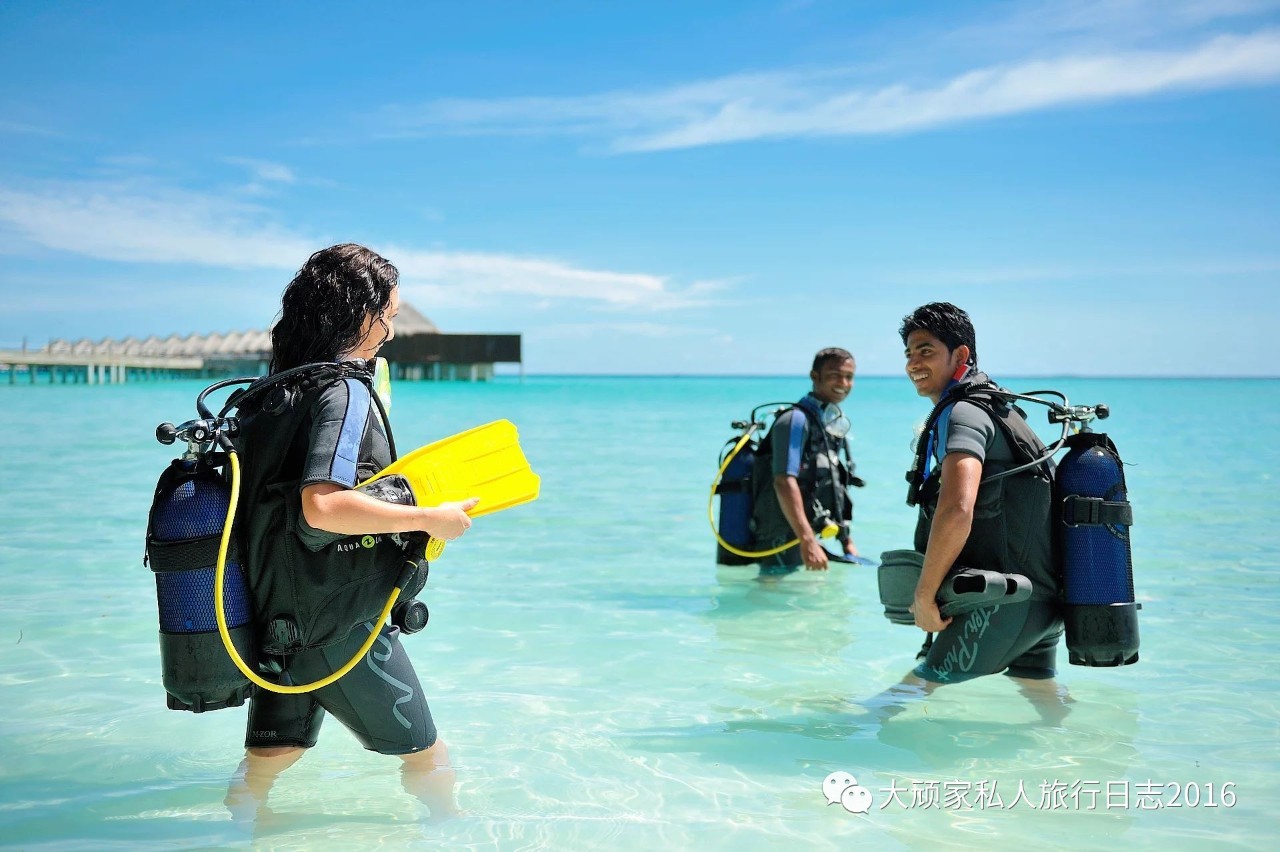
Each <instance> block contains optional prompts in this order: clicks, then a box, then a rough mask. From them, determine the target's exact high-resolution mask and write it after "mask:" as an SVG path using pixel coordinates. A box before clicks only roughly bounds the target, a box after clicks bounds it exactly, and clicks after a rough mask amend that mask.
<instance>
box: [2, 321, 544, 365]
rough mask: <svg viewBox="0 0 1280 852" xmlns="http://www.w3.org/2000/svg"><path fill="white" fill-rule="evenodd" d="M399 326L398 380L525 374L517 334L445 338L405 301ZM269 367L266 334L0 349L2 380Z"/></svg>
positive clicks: (394, 349)
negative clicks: (499, 371) (506, 368)
mask: <svg viewBox="0 0 1280 852" xmlns="http://www.w3.org/2000/svg"><path fill="white" fill-rule="evenodd" d="M395 327H396V336H395V339H393V340H391V341H390V342H389V343H388V344H387V345H386V346H385V347H383V351H382V353H381V354H382V355H384V356H385V357H386V358H387V360H388V361H389V362H390V364H391V368H392V371H393V375H394V376H395V377H396V378H397V379H407V380H418V381H472V382H476V381H481V382H483V381H488V380H490V379H492V378H493V375H494V369H493V366H494V364H495V363H514V364H519V365H520V375H521V377H522V378H523V376H524V362H523V361H522V359H521V347H520V342H521V341H520V335H519V334H444V333H442V332H441V331H440V330H439V329H438V328H436V326H435V323H433V322H431V321H430V320H429V319H427V318H426V317H424V316H423V315H422V314H420V313H418V311H416V310H414V309H413V308H412V307H411V306H409V305H407V304H405V303H401V305H400V315H399V317H397V319H396V324H395ZM270 363H271V335H270V332H267V331H246V332H237V331H233V332H230V333H228V334H219V333H213V334H190V335H187V336H186V337H182V336H180V335H176V334H172V335H169V336H168V337H166V338H160V337H154V336H153V337H149V338H147V339H145V340H138V339H136V338H132V337H126V338H124V339H123V340H114V339H112V338H104V339H103V340H100V341H93V340H89V339H87V338H85V339H82V340H78V341H75V342H74V343H73V342H71V341H67V340H51V341H49V343H48V344H46V345H45V346H43V347H41V348H40V349H29V348H28V347H26V346H25V345H24V346H23V348H21V349H0V383H4V382H6V380H7V383H8V384H11V385H13V384H18V383H19V382H24V383H29V384H33V385H34V384H89V385H106V384H122V383H124V382H136V381H158V380H162V379H180V378H223V377H227V376H262V375H266V373H267V370H268V368H269V366H270Z"/></svg>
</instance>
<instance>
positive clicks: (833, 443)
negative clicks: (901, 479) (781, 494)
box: [751, 395, 863, 547]
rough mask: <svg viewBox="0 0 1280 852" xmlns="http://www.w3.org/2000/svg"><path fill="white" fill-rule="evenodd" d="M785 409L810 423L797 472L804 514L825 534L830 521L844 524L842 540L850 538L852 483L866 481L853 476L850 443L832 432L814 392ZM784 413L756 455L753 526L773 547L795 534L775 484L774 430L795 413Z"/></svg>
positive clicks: (761, 539) (762, 540) (765, 543)
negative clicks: (779, 499)
mask: <svg viewBox="0 0 1280 852" xmlns="http://www.w3.org/2000/svg"><path fill="white" fill-rule="evenodd" d="M786 410H787V411H790V412H792V414H791V417H795V416H796V412H799V413H801V414H802V415H803V416H804V417H805V420H806V422H807V425H808V428H807V429H805V443H804V446H803V448H802V450H801V453H800V466H799V471H798V474H797V476H796V481H797V484H798V485H799V486H800V494H801V496H802V497H803V498H804V509H805V516H806V517H807V519H808V521H809V525H810V527H812V529H813V531H814V532H815V533H820V532H821V531H822V529H823V527H825V526H826V525H827V524H828V523H834V524H836V525H837V526H838V527H839V528H840V532H839V533H838V534H837V538H838V539H839V541H840V542H841V543H842V544H843V543H844V542H846V541H848V539H849V529H850V524H851V523H852V521H853V499H852V497H850V495H849V491H848V489H849V486H851V485H862V484H863V483H862V480H860V479H858V478H857V477H856V476H855V475H854V469H855V465H854V462H853V458H852V455H851V453H850V451H849V442H848V440H847V439H846V438H844V437H840V438H836V437H835V436H833V435H831V434H830V433H828V432H827V430H826V428H825V427H824V425H823V423H822V417H821V415H820V414H819V412H818V411H817V410H816V401H815V400H814V397H813V396H812V395H810V396H806V397H805V398H804V399H802V400H800V401H799V402H798V403H796V404H795V405H793V406H791V407H790V408H789V409H786ZM783 413H785V412H783ZM783 413H779V415H778V416H777V417H776V418H775V420H774V422H773V425H772V426H771V427H770V429H769V432H768V433H767V434H766V435H765V436H764V438H763V439H761V441H760V443H759V446H758V447H757V448H756V453H755V458H754V460H753V471H752V476H751V482H752V492H753V498H754V499H753V506H752V514H751V531H752V534H753V535H754V538H755V544H756V545H757V546H758V547H769V546H772V545H775V544H778V543H779V542H782V541H785V540H787V539H790V538H794V537H795V532H794V531H793V530H792V529H791V525H790V524H788V523H787V518H786V516H785V515H783V513H782V507H781V506H780V505H779V503H778V494H777V492H776V491H775V490H774V487H773V431H774V430H775V429H777V428H778V426H779V424H780V423H783V424H786V425H787V426H788V427H789V426H790V424H791V418H790V417H783Z"/></svg>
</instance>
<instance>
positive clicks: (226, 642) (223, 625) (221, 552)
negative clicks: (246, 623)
mask: <svg viewBox="0 0 1280 852" xmlns="http://www.w3.org/2000/svg"><path fill="white" fill-rule="evenodd" d="M227 458H228V459H230V460H231V503H230V504H229V505H228V506H227V521H226V523H225V524H223V527H222V541H221V543H220V544H219V545H218V567H217V570H216V571H215V572H214V575H213V598H214V600H213V611H214V614H215V615H216V616H217V617H218V635H220V636H221V637H222V646H223V647H224V648H226V649H227V654H228V655H230V657H231V661H232V662H233V663H235V664H236V668H238V669H239V670H240V673H241V674H243V675H244V676H245V677H247V678H248V679H249V680H251V681H253V682H254V683H256V684H257V685H258V686H260V687H262V688H263V689H265V690H267V691H269V692H279V693H282V694H284V695H298V694H300V693H303V692H313V691H314V690H317V689H320V688H321V687H325V686H328V685H329V684H331V683H334V682H335V681H337V680H338V679H339V678H340V677H342V676H343V675H345V674H346V673H347V672H349V671H351V670H352V669H353V668H355V667H356V663H358V662H360V660H361V659H363V658H364V655H365V654H367V653H369V649H370V648H372V647H373V643H374V642H376V641H377V639H378V636H379V633H378V630H377V629H373V630H370V631H369V638H368V639H366V640H365V642H364V644H363V645H361V646H360V650H359V651H356V655H355V656H354V657H352V658H351V659H350V660H348V661H347V663H346V665H344V666H343V667H342V668H340V669H338V670H337V671H336V672H334V673H333V674H331V675H329V676H328V677H323V678H321V679H320V680H317V681H315V682H314V683H304V684H301V685H299V686H289V685H285V684H279V683H272V682H271V681H269V680H267V679H265V678H263V677H262V676H261V675H259V674H258V673H257V672H255V671H253V669H251V668H249V666H248V665H247V664H246V663H245V661H244V660H243V659H241V658H240V652H239V651H237V650H236V646H235V643H233V642H232V641H231V634H230V633H229V632H228V631H227V613H226V608H225V607H224V606H223V601H222V592H223V582H224V578H225V576H226V570H227V546H228V545H229V544H230V542H231V526H232V524H233V522H234V521H235V517H236V506H237V505H238V504H239V502H240V459H239V458H238V457H237V456H236V454H235V451H230V452H228V453H227ZM399 597H400V587H399V586H396V588H394V589H392V591H391V597H390V598H388V599H387V605H386V606H385V607H383V608H382V615H380V616H379V617H378V621H377V623H378V624H383V623H384V622H386V620H387V618H389V617H390V615H391V609H392V607H394V606H395V605H396V599H397V598H399Z"/></svg>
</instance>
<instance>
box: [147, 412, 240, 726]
mask: <svg viewBox="0 0 1280 852" xmlns="http://www.w3.org/2000/svg"><path fill="white" fill-rule="evenodd" d="M165 426H168V424H164V425H162V426H161V427H160V430H157V437H158V438H160V440H161V441H164V439H165V438H166V437H167V438H168V443H173V441H174V439H175V437H176V436H174V435H170V434H169V433H168V431H167V430H165ZM172 428H173V427H172V426H169V429H172ZM162 430H163V431H162ZM217 455H218V454H210V455H208V456H206V457H200V456H197V455H196V454H194V453H188V454H187V455H185V456H183V457H182V458H179V459H175V460H174V461H173V462H172V463H171V464H170V465H169V466H168V467H167V468H165V471H164V473H162V474H161V475H160V481H159V482H158V483H157V484H156V491H155V497H154V499H153V500H152V504H151V514H150V517H149V519H148V523H147V550H146V558H145V559H144V562H145V563H146V564H149V565H150V567H151V570H152V571H153V572H154V573H155V578H156V602H157V604H158V609H159V615H160V666H161V670H162V673H163V681H164V688H165V692H166V693H167V694H168V695H167V702H168V705H169V709H170V710H190V711H192V712H194V713H202V712H204V711H206V710H219V709H222V708H224V707H238V706H240V705H241V704H243V703H244V702H245V699H247V698H248V697H249V696H250V695H251V694H252V693H253V687H252V686H251V685H250V683H249V679H248V678H247V677H245V676H244V675H243V674H241V672H240V671H239V670H238V669H237V668H236V665H235V663H233V662H232V661H231V658H230V657H229V656H228V655H227V652H226V649H225V648H224V647H223V643H222V637H221V635H220V634H219V632H218V622H217V615H216V614H215V612H214V594H213V588H214V580H215V577H214V573H215V571H216V566H217V562H218V546H219V541H220V539H221V537H222V527H223V524H224V522H225V521H226V517H227V507H228V506H229V505H230V501H231V489H230V488H229V487H228V485H227V482H226V479H225V477H224V476H223V474H222V472H221V469H220V465H219V464H217V460H216V458H215V457H216V456H217ZM222 461H223V462H225V456H224V457H222ZM222 606H223V610H224V612H225V613H226V622H227V628H228V631H229V633H230V635H231V640H232V642H233V643H234V644H235V646H236V649H237V650H238V651H239V652H240V655H241V656H242V657H245V658H249V659H252V650H253V646H254V643H253V635H252V634H253V628H252V626H251V624H250V622H251V619H252V608H251V606H250V601H249V589H248V585H247V584H246V582H245V576H244V571H243V569H242V568H241V566H240V560H239V558H238V555H237V554H236V553H235V551H234V549H233V550H232V551H231V553H229V554H228V556H227V564H226V568H225V576H224V583H223V596H222Z"/></svg>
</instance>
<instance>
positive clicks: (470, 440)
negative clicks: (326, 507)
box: [356, 420, 541, 559]
mask: <svg viewBox="0 0 1280 852" xmlns="http://www.w3.org/2000/svg"><path fill="white" fill-rule="evenodd" d="M393 476H395V477H400V478H401V480H402V481H403V482H404V483H406V484H407V485H408V487H409V489H410V490H411V491H412V493H413V502H414V503H415V504H416V505H418V506H439V505H440V504H441V503H449V502H454V501H460V500H466V499H468V498H470V497H479V498H480V502H479V504H477V505H476V507H475V508H474V509H472V510H471V511H470V512H469V513H468V514H469V515H471V517H473V518H475V517H479V516H480V515H488V514H492V513H493V512H499V511H501V510H503V509H510V508H511V507H512V506H519V505H520V504H521V503H529V502H531V501H533V500H536V499H538V490H539V487H540V484H541V480H540V479H539V478H538V475H537V474H536V473H534V472H533V469H532V468H531V467H530V466H529V460H528V459H526V458H525V455H524V451H523V450H521V449H520V440H519V435H518V434H517V432H516V427H515V424H514V423H512V422H511V421H510V420H495V421H494V422H492V423H486V424H485V425H483V426H476V427H475V428H473V429H468V430H467V431H465V432H459V433H458V434H457V435H453V436H451V437H448V438H443V439H441V440H439V441H436V442H435V443H432V444H427V445H426V446H425V447H419V448H418V449H416V450H414V451H413V452H411V453H409V454H408V455H406V456H402V457H401V458H399V459H398V460H396V461H394V462H392V463H391V464H390V465H388V466H387V467H386V468H384V469H383V470H381V471H380V472H379V473H378V474H377V475H376V476H374V477H372V478H370V479H367V480H365V481H364V482H362V483H360V484H359V485H357V486H356V487H357V488H359V489H362V490H367V491H369V493H371V494H374V496H379V497H382V499H393V498H388V497H386V496H384V495H382V494H378V493H377V492H378V491H379V489H378V488H376V487H375V488H373V489H367V488H366V486H369V485H371V484H373V483H375V482H378V481H379V480H383V479H387V478H389V477H393ZM396 502H398V501H396ZM443 549H444V542H443V541H440V540H439V539H434V538H433V539H432V540H431V543H430V546H429V547H428V550H427V558H428V559H433V558H438V557H439V555H440V552H441V551H443Z"/></svg>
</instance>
